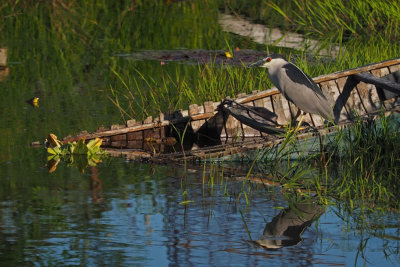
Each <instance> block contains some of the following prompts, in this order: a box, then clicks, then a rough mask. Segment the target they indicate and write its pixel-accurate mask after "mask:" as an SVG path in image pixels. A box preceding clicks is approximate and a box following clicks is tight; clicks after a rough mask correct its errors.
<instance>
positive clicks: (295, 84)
mask: <svg viewBox="0 0 400 267" xmlns="http://www.w3.org/2000/svg"><path fill="white" fill-rule="evenodd" d="M249 67H262V68H267V70H268V76H269V78H270V79H271V82H272V83H273V84H275V86H276V87H277V88H278V89H279V91H281V93H282V94H283V95H284V96H285V98H286V99H287V100H289V101H291V102H293V103H294V104H295V105H296V106H297V107H298V108H299V109H300V110H302V111H304V112H307V113H313V114H317V115H321V116H322V117H324V118H325V119H327V120H328V121H333V119H334V116H333V112H332V105H331V103H330V102H329V101H328V99H327V98H326V96H325V95H324V94H323V92H322V90H321V89H320V88H319V87H318V85H316V84H315V82H314V81H313V79H311V78H310V77H309V76H308V75H307V74H306V73H304V72H303V71H302V70H301V69H299V68H298V67H297V66H296V65H294V64H292V63H290V62H288V61H286V60H285V59H284V58H282V57H281V56H278V55H271V56H268V57H266V58H264V59H261V60H259V61H257V62H255V63H253V64H251V65H249ZM297 115H298V114H297ZM303 116H304V115H303ZM303 116H302V118H301V119H300V123H301V121H302V120H303ZM296 117H297V116H296Z"/></svg>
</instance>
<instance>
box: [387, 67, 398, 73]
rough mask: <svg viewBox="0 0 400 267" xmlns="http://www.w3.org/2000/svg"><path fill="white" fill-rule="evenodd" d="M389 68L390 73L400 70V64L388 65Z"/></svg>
mask: <svg viewBox="0 0 400 267" xmlns="http://www.w3.org/2000/svg"><path fill="white" fill-rule="evenodd" d="M389 70H390V72H391V73H393V72H396V71H400V65H394V66H390V67H389Z"/></svg>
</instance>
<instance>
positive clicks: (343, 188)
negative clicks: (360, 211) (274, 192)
mask: <svg viewBox="0 0 400 267" xmlns="http://www.w3.org/2000/svg"><path fill="white" fill-rule="evenodd" d="M289 138H290V136H288V139H289ZM399 147H400V123H399V121H398V120H396V119H395V118H387V117H384V116H381V118H380V120H378V121H369V122H363V121H359V122H357V123H356V124H355V126H354V127H352V128H350V129H344V130H341V131H339V133H338V134H336V135H335V136H334V137H332V138H331V139H330V141H329V142H328V144H327V145H326V146H325V147H324V148H323V151H321V152H322V154H321V153H318V152H316V153H312V154H302V153H301V147H297V146H296V145H291V144H290V142H288V144H287V145H286V146H285V148H284V151H285V153H280V154H274V158H273V159H271V157H267V156H266V157H265V158H266V159H267V161H266V167H265V169H266V170H267V171H268V172H269V173H271V174H273V175H274V177H276V178H277V179H279V180H280V182H281V183H282V184H283V188H284V190H285V191H287V192H289V193H299V192H301V193H302V194H304V193H307V192H308V193H312V194H318V195H319V196H320V197H321V200H322V201H323V202H327V201H328V198H330V197H333V198H336V199H341V200H348V203H349V205H350V207H351V208H354V207H355V206H359V205H360V204H362V203H364V204H366V207H369V208H374V207H377V206H379V207H381V208H399V206H400V203H399V200H398V195H399V194H400V184H399V176H400V167H399V166H400V165H399V163H400V150H399V149H398V148H399ZM282 150H283V149H281V151H282ZM289 154H297V155H299V160H296V161H293V160H288V155H289ZM299 190H300V191H299Z"/></svg>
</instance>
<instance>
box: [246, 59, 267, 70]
mask: <svg viewBox="0 0 400 267" xmlns="http://www.w3.org/2000/svg"><path fill="white" fill-rule="evenodd" d="M263 64H264V59H261V60H259V61H257V62H254V63H253V64H250V65H248V66H247V67H248V68H253V67H258V66H261V65H263Z"/></svg>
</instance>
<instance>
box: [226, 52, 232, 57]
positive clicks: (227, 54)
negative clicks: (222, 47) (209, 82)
mask: <svg viewBox="0 0 400 267" xmlns="http://www.w3.org/2000/svg"><path fill="white" fill-rule="evenodd" d="M225 56H226V58H233V56H232V54H231V53H229V52H225Z"/></svg>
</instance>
